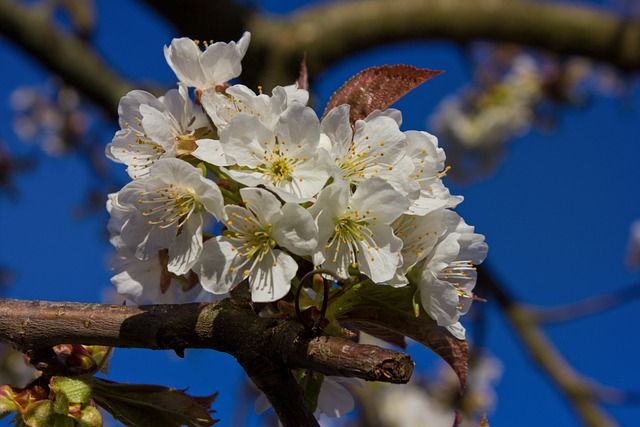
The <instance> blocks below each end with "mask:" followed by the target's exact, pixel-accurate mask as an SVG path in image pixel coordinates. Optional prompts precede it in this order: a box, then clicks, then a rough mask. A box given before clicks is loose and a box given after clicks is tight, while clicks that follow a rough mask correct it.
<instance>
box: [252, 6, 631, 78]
mask: <svg viewBox="0 0 640 427" xmlns="http://www.w3.org/2000/svg"><path fill="white" fill-rule="evenodd" d="M532 17H535V19H532ZM249 29H250V30H251V31H252V32H253V34H254V37H253V39H252V47H251V49H253V50H254V52H258V51H260V52H261V54H260V55H257V56H259V60H260V61H266V64H262V70H263V72H262V75H261V76H260V77H261V78H262V79H263V80H262V83H263V85H265V86H266V87H269V86H270V85H274V84H284V83H283V82H285V83H286V82H289V81H294V80H295V76H296V74H295V73H296V72H297V69H298V67H297V65H298V63H299V61H300V57H301V54H302V52H305V51H306V53H307V63H308V67H309V74H310V75H312V76H314V75H317V74H318V73H319V72H320V71H321V70H323V69H325V68H327V67H328V66H330V65H332V64H334V63H335V62H336V61H338V60H340V59H342V58H344V57H346V56H348V55H350V54H354V53H360V52H362V51H363V50H365V49H369V48H372V47H375V46H379V45H381V44H388V43H392V42H400V41H407V40H420V39H422V40H426V39H431V40H433V39H444V40H449V41H453V42H458V43H468V42H472V41H476V40H482V39H484V40H492V41H496V42H507V43H518V44H523V45H528V46H533V47H537V48H542V49H546V50H549V51H551V52H555V53H558V54H563V55H565V54H571V55H583V56H586V57H589V58H592V59H595V60H600V61H604V62H608V63H610V64H611V65H613V66H615V67H617V68H619V69H621V70H628V71H636V70H639V69H640V24H639V23H637V22H633V21H631V20H629V19H626V18H624V17H621V16H618V15H616V14H614V13H612V12H610V11H607V10H605V9H601V8H598V7H595V6H592V5H570V4H566V3H562V4H559V3H550V2H537V1H524V0H485V1H474V0H394V1H388V0H359V1H349V2H331V3H324V4H319V5H317V6H315V7H312V8H307V9H303V10H301V11H300V12H296V13H294V14H292V15H290V16H288V17H286V18H283V19H277V18H267V17H265V16H262V15H254V16H253V18H251V19H250V21H249Z"/></svg>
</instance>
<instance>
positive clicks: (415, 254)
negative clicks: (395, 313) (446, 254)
mask: <svg viewBox="0 0 640 427" xmlns="http://www.w3.org/2000/svg"><path fill="white" fill-rule="evenodd" d="M391 227H393V234H394V235H396V236H397V237H399V238H400V239H401V240H402V260H403V263H402V265H401V266H400V267H399V268H398V271H397V272H396V277H395V278H394V279H392V280H389V281H387V282H386V283H387V284H388V285H391V286H403V285H406V284H407V283H409V280H408V279H407V278H406V276H405V275H406V274H407V272H408V271H409V269H410V268H411V267H413V266H414V265H416V264H417V263H418V262H420V261H422V260H423V259H425V258H426V257H427V255H429V254H430V253H431V251H432V250H433V248H434V247H435V246H436V244H437V243H438V240H439V239H440V237H441V236H443V235H444V233H445V231H446V229H447V227H446V225H445V223H444V220H443V211H442V210H434V211H432V212H430V213H428V214H427V215H423V216H416V215H402V216H401V217H400V218H398V219H397V220H395V221H394V222H393V224H392V225H391Z"/></svg>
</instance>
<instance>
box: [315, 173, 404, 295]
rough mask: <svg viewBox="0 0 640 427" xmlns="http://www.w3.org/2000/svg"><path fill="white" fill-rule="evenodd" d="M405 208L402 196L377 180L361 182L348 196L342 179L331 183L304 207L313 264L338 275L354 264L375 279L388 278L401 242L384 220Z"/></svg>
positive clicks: (346, 273) (397, 263) (399, 259)
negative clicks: (310, 219) (315, 236)
mask: <svg viewBox="0 0 640 427" xmlns="http://www.w3.org/2000/svg"><path fill="white" fill-rule="evenodd" d="M408 206H409V202H408V201H407V200H406V198H405V197H403V196H402V195H401V194H400V193H398V192H397V191H395V189H394V188H393V187H392V186H391V185H390V184H389V183H387V182H385V181H383V180H382V179H381V178H371V179H369V180H367V181H363V182H362V184H361V185H360V186H359V187H358V188H357V190H356V192H355V193H354V194H353V196H351V194H350V189H349V185H347V184H346V183H344V182H337V183H334V184H331V185H330V186H328V187H326V188H325V189H324V190H322V191H321V192H320V195H319V196H318V200H317V201H316V203H315V204H314V205H313V206H312V207H310V208H309V212H311V214H312V215H313V216H314V218H315V219H316V223H317V224H318V232H319V242H320V244H319V246H318V250H317V251H316V253H315V254H314V262H315V263H316V265H319V264H322V267H323V268H326V269H327V270H330V271H332V272H334V273H336V274H337V275H338V276H340V277H348V276H349V268H350V267H353V268H355V267H357V268H359V269H360V272H362V273H364V274H366V275H367V276H368V277H369V278H371V280H373V281H374V282H376V283H382V282H385V281H387V280H390V279H392V278H393V277H394V275H395V272H396V269H397V268H398V267H399V266H400V265H401V264H402V255H401V253H400V250H401V248H402V240H400V239H399V238H398V237H396V236H395V235H394V234H393V229H392V228H391V226H390V224H391V223H392V222H393V221H394V220H395V219H396V218H398V217H399V216H400V215H402V214H403V213H404V212H405V211H406V210H407V208H408Z"/></svg>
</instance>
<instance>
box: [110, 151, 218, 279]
mask: <svg viewBox="0 0 640 427" xmlns="http://www.w3.org/2000/svg"><path fill="white" fill-rule="evenodd" d="M118 200H119V201H120V203H121V204H122V205H125V206H129V207H134V208H135V209H136V211H135V213H134V214H132V215H131V216H130V217H129V218H128V219H127V221H126V222H125V223H124V225H123V227H122V231H121V233H120V234H121V237H122V239H123V240H124V242H125V243H126V244H128V245H129V246H131V247H134V248H135V256H136V257H137V258H138V259H140V260H148V259H150V258H152V257H154V256H155V255H156V254H157V252H158V251H159V250H162V249H168V250H169V261H168V269H169V271H170V272H172V273H175V274H179V275H180V274H185V273H186V272H187V271H189V269H190V268H191V267H192V265H193V264H194V263H195V261H196V260H197V259H198V257H199V256H200V252H201V251H202V228H203V224H204V221H205V220H206V219H208V218H210V217H211V216H214V217H216V218H218V219H222V218H224V212H223V209H222V207H223V201H222V195H221V193H220V190H219V189H218V187H217V185H216V184H215V183H213V182H212V181H210V180H208V179H206V178H204V177H203V176H202V172H201V170H200V169H198V168H195V167H193V166H191V165H189V164H188V163H186V162H184V161H182V160H179V159H173V158H168V159H161V160H159V161H157V162H156V163H155V164H154V165H153V166H152V167H151V168H150V171H149V174H148V175H147V176H146V177H144V178H140V179H137V180H135V181H132V182H130V183H129V184H127V185H126V186H125V187H124V188H123V189H122V190H120V193H119V195H118Z"/></svg>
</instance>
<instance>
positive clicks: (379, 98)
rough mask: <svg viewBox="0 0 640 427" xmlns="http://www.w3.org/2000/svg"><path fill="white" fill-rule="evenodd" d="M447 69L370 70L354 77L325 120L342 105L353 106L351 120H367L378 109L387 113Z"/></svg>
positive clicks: (339, 92) (389, 67)
mask: <svg viewBox="0 0 640 427" xmlns="http://www.w3.org/2000/svg"><path fill="white" fill-rule="evenodd" d="M443 72H444V71H443V70H430V69H428V68H416V67H414V66H411V65H402V64H398V65H382V66H379V67H371V68H367V69H366V70H363V71H361V72H359V73H358V74H356V75H355V76H353V77H351V78H350V79H349V80H348V81H347V82H346V83H345V84H344V85H342V87H341V88H340V89H338V90H337V91H336V93H334V94H333V96H332V97H331V99H330V100H329V103H328V104H327V108H326V109H325V110H324V114H323V117H324V116H326V115H327V113H328V112H329V111H330V110H331V109H333V108H335V107H337V106H338V105H342V104H349V105H350V106H351V110H350V114H349V120H350V121H351V125H353V124H354V123H355V122H356V120H359V119H364V118H365V117H367V116H368V115H369V114H370V113H371V112H372V111H374V110H384V109H386V108H388V107H389V106H390V105H392V104H393V103H394V102H396V101H397V100H398V99H400V98H402V97H403V96H404V95H406V94H407V93H409V92H410V91H412V90H413V89H415V88H416V87H418V86H420V85H421V84H422V83H424V82H426V81H427V80H429V79H430V78H432V77H435V76H437V75H438V74H441V73H443Z"/></svg>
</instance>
